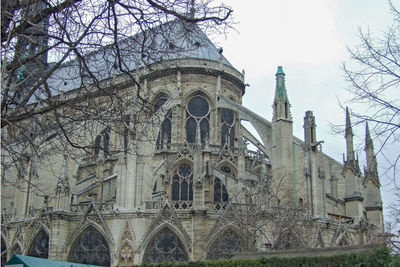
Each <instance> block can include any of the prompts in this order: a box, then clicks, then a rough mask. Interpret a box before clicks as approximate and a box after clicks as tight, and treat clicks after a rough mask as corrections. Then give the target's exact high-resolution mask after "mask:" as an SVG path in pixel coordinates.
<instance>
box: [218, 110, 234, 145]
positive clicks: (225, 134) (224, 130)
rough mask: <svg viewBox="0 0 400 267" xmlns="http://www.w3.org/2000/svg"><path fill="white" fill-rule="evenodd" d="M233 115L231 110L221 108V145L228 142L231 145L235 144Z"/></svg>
mask: <svg viewBox="0 0 400 267" xmlns="http://www.w3.org/2000/svg"><path fill="white" fill-rule="evenodd" d="M234 124H235V120H234V115H233V110H231V109H226V108H222V109H221V145H222V146H223V145H225V144H228V146H230V147H233V146H234V144H235V131H234Z"/></svg>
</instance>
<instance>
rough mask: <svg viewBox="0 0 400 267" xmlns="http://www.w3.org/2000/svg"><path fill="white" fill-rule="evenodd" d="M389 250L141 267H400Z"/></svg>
mask: <svg viewBox="0 0 400 267" xmlns="http://www.w3.org/2000/svg"><path fill="white" fill-rule="evenodd" d="M389 252H390V251H389V249H388V248H386V247H382V248H379V249H374V250H370V251H366V252H362V253H353V254H342V255H335V256H329V257H291V258H289V257H286V258H283V257H282V258H281V257H272V258H259V259H248V260H226V259H222V260H209V261H196V262H161V263H143V264H142V265H140V266H142V267H261V266H267V267H297V266H302V267H314V266H315V267H318V266H323V267H336V266H359V267H374V266H388V267H392V266H393V267H400V256H396V257H393V256H391V255H390V253H389Z"/></svg>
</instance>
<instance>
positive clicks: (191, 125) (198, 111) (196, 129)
mask: <svg viewBox="0 0 400 267" xmlns="http://www.w3.org/2000/svg"><path fill="white" fill-rule="evenodd" d="M209 135H210V106H209V104H208V102H207V100H206V99H205V98H204V97H203V96H201V95H200V94H197V95H195V96H194V97H193V98H192V99H190V100H189V103H188V106H187V111H186V141H187V142H188V143H195V142H196V137H197V136H199V137H200V142H201V143H202V144H204V143H205V142H206V141H205V140H206V139H208V138H209Z"/></svg>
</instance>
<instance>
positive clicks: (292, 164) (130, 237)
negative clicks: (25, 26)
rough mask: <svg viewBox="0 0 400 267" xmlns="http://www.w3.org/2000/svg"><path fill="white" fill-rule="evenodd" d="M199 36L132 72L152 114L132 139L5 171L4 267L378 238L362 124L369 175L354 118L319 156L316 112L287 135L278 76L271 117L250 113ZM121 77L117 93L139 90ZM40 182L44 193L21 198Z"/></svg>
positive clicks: (240, 79)
mask: <svg viewBox="0 0 400 267" xmlns="http://www.w3.org/2000/svg"><path fill="white" fill-rule="evenodd" d="M201 37H202V38H201V42H199V43H196V46H195V49H194V50H193V51H191V53H189V54H182V55H179V56H177V57H170V58H167V59H164V60H162V61H160V62H154V63H152V65H151V68H150V67H149V68H148V67H142V68H141V69H140V71H139V70H132V73H133V74H134V75H135V77H137V81H138V83H139V84H140V87H141V88H142V89H143V93H144V96H145V97H146V98H147V99H148V101H149V103H151V106H152V112H151V113H148V114H147V115H146V116H147V117H144V119H143V120H141V121H140V122H137V127H136V128H137V129H139V131H138V132H137V133H138V134H137V135H135V137H133V136H132V135H130V134H129V133H126V132H124V131H121V130H120V129H123V128H124V127H123V126H121V123H119V122H113V121H109V122H108V125H107V126H104V125H103V126H102V127H97V128H94V129H93V131H94V132H93V133H91V134H92V135H94V136H96V138H95V140H94V146H93V147H94V148H93V150H92V151H91V152H90V153H88V154H86V155H85V156H84V157H83V156H82V157H80V158H73V156H72V155H69V154H68V153H59V154H56V155H53V156H52V159H51V162H50V163H48V162H44V161H43V162H42V161H41V159H34V158H30V159H29V162H27V166H28V167H27V171H26V172H25V174H24V175H25V177H23V178H24V179H21V177H19V176H18V174H17V173H16V171H15V170H14V169H13V168H10V169H7V170H3V173H2V176H3V177H7V179H9V180H13V181H15V184H13V185H7V184H3V183H2V227H1V238H2V240H1V241H2V260H3V259H5V258H7V257H8V258H10V257H11V256H12V255H13V254H14V253H19V254H24V255H32V256H37V257H45V258H50V259H56V260H63V261H71V262H81V263H90V264H98V265H105V266H130V265H133V264H139V263H141V262H158V261H197V260H203V259H218V258H230V257H232V256H233V255H235V254H237V253H240V252H244V251H269V250H279V249H291V248H300V247H302V248H304V247H310V248H313V247H335V246H345V245H359V244H366V243H373V242H376V240H377V239H378V238H379V236H380V234H381V233H383V216H382V200H381V196H380V182H379V176H378V172H377V164H376V158H375V155H374V148H373V143H372V140H371V138H370V136H369V130H368V126H366V136H365V153H366V158H367V166H365V169H364V171H363V172H361V170H360V167H359V162H358V159H357V157H356V156H355V152H354V150H353V132H352V128H351V122H350V117H349V114H348V112H347V113H346V135H345V140H346V149H347V151H346V157H345V159H344V162H343V163H340V162H337V161H336V160H334V159H332V158H330V157H329V156H328V155H327V154H325V153H324V152H322V151H321V149H320V148H319V145H320V142H319V141H318V139H317V131H316V125H315V117H314V115H313V112H312V111H307V112H305V116H304V126H303V127H304V136H303V137H295V136H293V121H292V117H291V111H290V107H291V104H293V105H295V103H294V102H293V103H290V102H289V97H288V92H289V95H290V88H288V89H287V88H286V85H285V73H284V71H283V68H282V67H278V70H277V73H276V84H275V95H271V101H270V103H271V104H272V106H273V114H272V120H271V121H269V120H267V119H266V118H262V117H261V116H259V115H257V114H255V113H254V112H252V111H251V110H250V109H248V108H246V107H244V106H242V100H243V97H245V77H244V73H242V72H239V71H237V70H236V69H235V68H234V67H233V66H232V65H231V64H230V63H229V62H228V60H226V59H225V58H224V57H223V56H222V54H221V51H218V49H217V48H216V47H215V46H214V45H213V44H212V43H211V42H210V41H209V40H208V38H207V37H206V36H205V35H204V33H201ZM116 79H117V81H118V83H120V84H121V86H120V87H119V88H118V90H120V91H121V92H122V93H121V95H124V94H129V93H131V92H133V91H134V90H135V87H137V85H134V84H130V83H127V82H126V80H127V78H126V77H125V76H124V75H122V74H121V75H119V76H117V78H116ZM289 79H290V77H289ZM272 86H273V85H272V84H271V87H272ZM115 90H117V89H115ZM71 94H73V93H71ZM126 115H127V116H126V118H128V120H127V121H126V122H125V126H126V125H129V118H131V119H132V118H133V117H134V116H133V113H130V112H129V111H127V114H126ZM132 121H133V119H132ZM242 121H248V122H250V123H251V124H252V125H253V126H254V128H255V129H256V131H257V133H258V134H259V136H260V137H261V140H258V139H257V138H256V137H254V136H253V134H252V133H251V132H250V131H249V130H248V129H246V128H245V127H244V126H243V125H242V124H241V122H242ZM135 123H136V122H135ZM130 126H132V125H130ZM121 127H122V128H121ZM117 129H118V130H117ZM250 143H251V144H252V146H249V144H250ZM100 144H101V145H100ZM49 169H51V170H52V171H50V170H49ZM32 179H33V180H35V181H36V182H37V183H36V184H37V185H38V188H36V187H35V188H31V189H30V190H25V189H26V188H28V187H29V184H28V182H27V181H31V180H32ZM36 190H40V191H41V192H47V195H46V196H45V197H43V195H41V194H39V193H37V194H36Z"/></svg>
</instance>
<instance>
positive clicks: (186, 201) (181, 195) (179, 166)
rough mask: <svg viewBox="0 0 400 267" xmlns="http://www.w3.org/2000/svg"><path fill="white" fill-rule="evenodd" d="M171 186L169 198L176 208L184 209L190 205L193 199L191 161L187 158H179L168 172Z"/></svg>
mask: <svg viewBox="0 0 400 267" xmlns="http://www.w3.org/2000/svg"><path fill="white" fill-rule="evenodd" d="M168 175H169V177H168V179H169V180H170V184H171V186H170V188H171V195H170V196H171V198H170V200H171V201H172V202H173V206H174V207H175V208H176V209H186V208H190V207H191V206H192V201H193V194H194V189H193V184H194V180H193V179H194V177H193V163H192V162H191V161H189V160H186V159H184V160H180V161H179V162H178V163H176V164H175V165H174V166H173V167H172V168H171V171H170V172H169V173H168Z"/></svg>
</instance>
